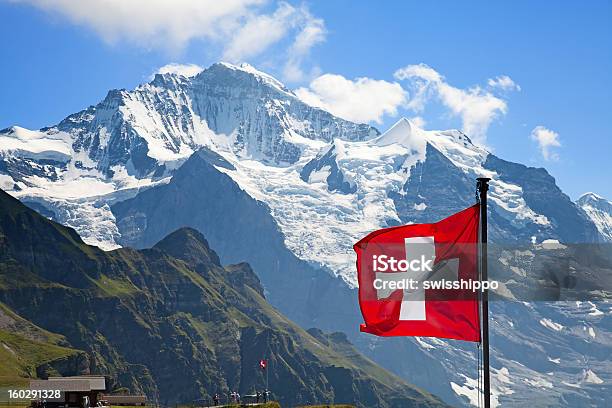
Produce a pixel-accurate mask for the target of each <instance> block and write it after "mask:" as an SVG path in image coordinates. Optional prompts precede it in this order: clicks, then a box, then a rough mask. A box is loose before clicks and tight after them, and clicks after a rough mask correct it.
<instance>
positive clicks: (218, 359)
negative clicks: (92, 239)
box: [0, 191, 443, 407]
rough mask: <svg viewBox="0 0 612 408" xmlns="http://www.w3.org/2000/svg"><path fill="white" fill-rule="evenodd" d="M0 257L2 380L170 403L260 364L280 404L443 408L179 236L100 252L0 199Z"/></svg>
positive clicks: (198, 240) (236, 268) (247, 387)
mask: <svg viewBox="0 0 612 408" xmlns="http://www.w3.org/2000/svg"><path fill="white" fill-rule="evenodd" d="M0 254H1V255H0V301H1V302H2V307H1V309H0V310H1V311H2V312H1V313H0V317H2V319H0V324H1V325H2V326H0V327H1V329H0V343H2V346H3V347H2V348H0V353H2V354H0V355H5V354H6V355H8V358H7V359H6V360H5V359H3V364H2V367H3V368H2V371H0V375H3V376H7V378H8V376H11V378H12V380H13V381H14V382H18V381H19V377H26V376H36V375H38V376H46V375H49V374H57V373H61V374H65V375H70V374H78V373H83V372H91V373H97V374H107V375H110V376H111V377H112V379H113V381H112V384H113V387H114V388H117V387H129V388H130V389H131V390H132V391H134V392H144V393H145V394H147V395H148V396H149V397H150V398H151V399H153V400H155V401H159V402H161V403H164V404H174V403H178V402H191V401H193V400H194V399H199V398H207V397H210V396H211V395H212V394H213V393H215V392H219V393H227V392H228V391H229V390H238V391H239V392H240V393H242V394H243V395H244V394H247V393H249V392H251V391H253V390H254V389H255V388H257V389H262V388H263V387H264V384H265V382H264V381H265V380H264V373H263V372H262V371H261V369H260V368H259V366H258V362H259V359H261V358H266V359H267V360H268V361H269V381H270V389H271V390H272V392H273V394H274V397H275V398H277V399H279V400H280V402H281V403H282V404H287V405H291V406H293V405H296V404H305V403H316V402H325V403H327V402H329V401H336V402H343V403H351V404H355V405H357V406H360V407H400V406H401V407H404V406H415V407H416V406H418V407H434V406H442V405H443V404H442V403H441V402H440V401H439V400H437V399H436V398H435V397H433V396H431V395H430V394H428V393H426V392H423V391H421V390H419V389H417V388H415V387H413V386H410V385H408V384H406V383H405V382H403V381H402V380H400V379H399V378H398V377H395V376H393V375H391V374H389V373H388V372H386V371H384V370H383V369H381V368H380V367H378V366H376V365H375V364H374V363H372V362H371V361H370V360H368V359H366V358H365V357H363V356H362V355H360V354H359V353H358V352H357V351H356V350H355V349H354V348H353V346H352V345H351V344H350V343H349V342H348V340H347V339H346V336H345V335H343V334H340V333H335V334H325V333H323V332H321V331H320V330H318V329H313V330H310V331H309V332H306V331H304V330H303V329H301V328H299V327H298V326H297V325H295V324H294V323H292V322H291V321H289V320H288V319H287V318H285V317H284V316H283V315H282V314H280V313H279V312H278V311H277V310H275V309H274V308H272V307H271V306H270V305H269V304H268V303H267V302H266V300H265V297H264V289H263V287H262V286H261V284H260V282H259V279H258V277H257V275H255V273H254V272H253V270H252V269H251V268H250V266H249V265H248V264H245V263H241V264H234V265H228V266H225V267H223V266H221V264H220V261H219V257H218V256H217V254H216V253H215V252H214V251H213V250H211V249H210V247H209V246H208V243H207V241H206V240H205V239H204V237H203V236H202V234H200V233H199V232H197V231H195V230H193V229H189V228H183V229H179V230H177V231H176V232H174V233H172V234H170V235H169V236H167V237H166V238H164V239H163V240H161V241H160V242H159V243H157V244H156V245H155V247H153V248H151V249H147V250H142V251H135V250H132V249H119V250H116V251H112V252H103V251H101V250H99V249H98V248H96V247H91V246H88V245H86V244H84V243H83V242H82V241H81V240H80V238H79V237H78V235H77V234H76V233H75V232H74V230H72V229H69V228H65V227H62V226H61V225H58V224H56V223H54V222H52V221H48V220H47V219H45V218H44V217H42V216H40V215H39V214H37V213H35V212H34V211H32V210H30V209H29V208H27V207H25V206H24V205H22V204H21V203H19V202H18V201H17V200H15V199H14V198H12V197H10V196H9V195H7V194H6V193H4V192H2V191H0ZM20 316H21V317H20ZM25 319H27V320H25ZM6 330H10V332H9V331H6ZM54 333H57V334H54ZM75 349H77V350H75ZM81 350H82V351H81ZM15 357H17V358H15ZM14 360H15V361H14ZM7 362H8V363H9V365H8V366H7V365H6V363H7ZM24 362H26V363H28V362H29V363H30V365H29V366H28V364H26V363H24ZM7 367H8V370H7ZM32 369H35V371H33V370H32ZM9 370H10V371H9ZM7 371H8V372H7ZM0 380H5V379H4V378H3V377H2V378H0Z"/></svg>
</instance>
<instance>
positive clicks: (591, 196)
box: [576, 192, 608, 205]
mask: <svg viewBox="0 0 612 408" xmlns="http://www.w3.org/2000/svg"><path fill="white" fill-rule="evenodd" d="M601 201H608V200H606V199H605V198H603V197H602V196H600V195H599V194H596V193H593V192H588V193H584V194H583V195H581V196H580V197H579V198H578V200H577V201H576V202H577V203H578V204H581V205H583V204H592V203H597V202H601Z"/></svg>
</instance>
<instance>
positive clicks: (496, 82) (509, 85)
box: [487, 75, 521, 91]
mask: <svg viewBox="0 0 612 408" xmlns="http://www.w3.org/2000/svg"><path fill="white" fill-rule="evenodd" d="M487 85H489V87H491V88H497V89H501V90H503V91H520V90H521V86H520V85H519V84H517V83H516V82H514V81H513V80H512V78H510V77H509V76H508V75H500V76H498V77H496V78H489V80H488V81H487Z"/></svg>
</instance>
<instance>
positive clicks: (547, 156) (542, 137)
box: [531, 126, 561, 160]
mask: <svg viewBox="0 0 612 408" xmlns="http://www.w3.org/2000/svg"><path fill="white" fill-rule="evenodd" d="M531 139H532V140H535V141H536V142H537V143H538V147H539V148H540V152H541V153H542V157H544V160H558V159H559V155H558V154H557V153H556V152H553V151H551V149H552V148H555V147H560V146H561V142H560V141H559V134H558V133H557V132H555V131H554V130H551V129H547V128H546V127H544V126H536V127H535V128H534V129H533V130H532V131H531Z"/></svg>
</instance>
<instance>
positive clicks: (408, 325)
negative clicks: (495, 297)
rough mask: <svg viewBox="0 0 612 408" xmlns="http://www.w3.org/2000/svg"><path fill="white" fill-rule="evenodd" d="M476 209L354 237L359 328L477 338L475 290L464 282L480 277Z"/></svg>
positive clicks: (381, 332)
mask: <svg viewBox="0 0 612 408" xmlns="http://www.w3.org/2000/svg"><path fill="white" fill-rule="evenodd" d="M479 213H480V206H479V205H478V204H476V205H474V206H472V207H469V208H466V209H465V210H463V211H461V212H459V213H457V214H454V215H451V216H450V217H448V218H445V219H443V220H442V221H439V222H437V223H435V224H413V225H403V226H398V227H391V228H385V229H381V230H378V231H374V232H372V233H370V234H369V235H368V236H366V237H365V238H363V239H362V240H361V241H359V242H358V243H356V244H355V245H354V249H355V252H357V274H358V280H359V305H360V307H361V313H362V315H363V318H364V321H365V324H362V325H361V331H363V332H367V333H371V334H375V335H377V336H429V337H443V338H450V339H459V340H467V341H480V321H479V314H478V291H474V290H473V288H471V286H470V287H469V288H466V286H465V285H471V284H472V283H473V282H475V281H477V280H478V249H477V248H478V247H477V244H478V222H479ZM411 282H412V283H411ZM413 283H414V286H412V284H413ZM409 284H410V286H409ZM402 285H403V286H402ZM441 285H448V286H441Z"/></svg>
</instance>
